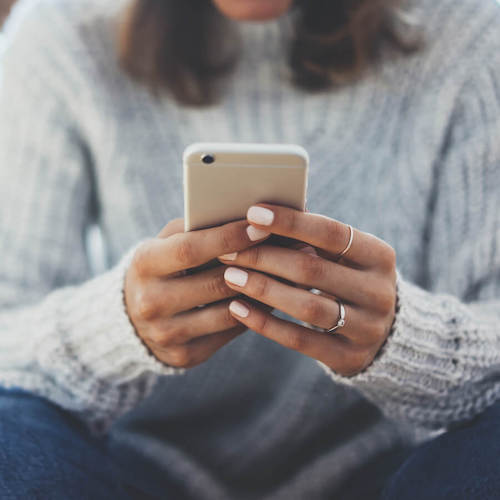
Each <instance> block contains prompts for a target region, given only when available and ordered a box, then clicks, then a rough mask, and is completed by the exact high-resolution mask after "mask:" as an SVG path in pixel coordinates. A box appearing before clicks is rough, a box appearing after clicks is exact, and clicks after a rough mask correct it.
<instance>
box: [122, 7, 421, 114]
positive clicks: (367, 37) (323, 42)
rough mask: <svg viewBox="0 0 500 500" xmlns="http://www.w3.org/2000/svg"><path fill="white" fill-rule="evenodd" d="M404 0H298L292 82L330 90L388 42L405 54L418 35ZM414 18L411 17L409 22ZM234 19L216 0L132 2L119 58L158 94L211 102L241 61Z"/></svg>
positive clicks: (352, 75) (356, 72) (360, 70)
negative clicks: (410, 30)
mask: <svg viewBox="0 0 500 500" xmlns="http://www.w3.org/2000/svg"><path fill="white" fill-rule="evenodd" d="M400 4H401V0H399V1H398V0H295V2H294V4H293V6H292V9H294V11H295V12H294V14H295V17H294V19H295V25H294V33H293V37H292V38H291V40H290V48H289V54H288V59H289V61H288V62H289V65H290V68H291V70H292V75H293V81H294V83H295V84H296V85H297V86H298V87H301V88H303V89H306V90H309V91H317V90H325V89H328V88H331V87H334V86H337V85H342V84H346V83H349V82H351V81H353V80H354V79H356V78H358V77H359V76H360V75H361V74H362V73H363V70H364V69H365V68H366V67H367V66H368V65H369V63H370V62H371V61H373V60H375V59H376V56H377V54H378V52H379V51H378V49H379V47H380V44H381V42H382V41H384V40H385V41H389V43H391V44H393V45H394V46H396V47H397V48H398V49H400V50H401V51H402V52H410V51H414V50H415V49H417V48H418V47H419V46H420V42H421V40H420V38H418V37H417V38H415V37H414V36H412V37H408V36H406V35H407V33H408V30H406V29H401V26H402V24H401V23H403V25H404V24H405V23H407V22H408V20H409V19H408V18H406V17H405V13H404V11H403V10H402V7H401V5H400ZM412 22H413V21H411V19H410V24H411V23H412ZM238 48H239V46H238V40H237V30H236V29H235V22H234V21H230V20H229V19H226V18H225V17H224V16H223V15H222V14H221V13H220V12H219V11H218V9H217V8H216V7H215V6H214V5H213V3H212V1H211V0H134V1H133V2H132V3H131V4H130V6H129V8H128V9H127V10H126V11H125V13H124V17H123V19H122V20H121V22H120V28H119V32H118V58H119V62H120V65H121V66H122V68H123V69H124V70H125V71H126V73H128V74H129V75H130V76H131V77H132V78H134V79H136V80H139V81H142V82H144V83H145V84H146V85H147V86H148V87H150V89H151V90H153V92H154V93H155V94H158V93H161V91H163V90H167V91H169V92H170V93H171V94H172V95H173V96H174V98H175V99H177V101H179V102H180V103H183V104H187V105H207V104H211V103H213V102H215V101H216V100H217V97H218V95H219V93H220V89H219V83H220V82H221V80H222V77H224V76H225V75H228V74H229V73H230V72H231V70H232V69H233V68H234V66H235V64H236V63H237V60H238V52H239V50H238Z"/></svg>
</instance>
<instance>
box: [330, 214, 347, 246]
mask: <svg viewBox="0 0 500 500" xmlns="http://www.w3.org/2000/svg"><path fill="white" fill-rule="evenodd" d="M325 228H326V231H325V239H326V245H327V247H328V248H330V249H332V250H333V249H335V251H337V250H338V252H339V253H340V252H341V251H342V250H343V249H344V248H345V244H346V243H347V241H344V240H346V238H347V236H346V235H348V228H347V226H346V225H345V224H342V223H341V222H337V221H334V220H331V219H329V220H327V221H326V227H325ZM341 247H342V248H341Z"/></svg>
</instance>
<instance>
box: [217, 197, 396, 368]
mask: <svg viewBox="0 0 500 500" xmlns="http://www.w3.org/2000/svg"><path fill="white" fill-rule="evenodd" d="M257 207H258V208H255V207H251V208H250V209H249V210H248V213H247V219H248V222H249V223H250V224H251V226H254V227H255V228H256V229H259V230H261V231H269V232H271V233H273V234H276V235H280V236H284V237H288V238H292V239H295V240H299V241H301V242H304V243H306V244H308V245H310V246H312V247H313V248H314V250H315V251H316V253H317V255H313V254H311V253H307V252H304V251H300V250H296V249H291V248H285V247H279V246H276V245H269V244H267V245H266V242H265V241H264V242H263V243H261V244H260V245H258V246H254V247H252V248H249V249H247V250H244V251H242V252H239V253H238V254H231V255H228V256H221V257H219V259H220V261H221V262H223V263H224V264H228V265H230V266H231V267H229V268H228V269H226V272H225V274H224V277H225V279H226V283H227V285H228V286H229V287H231V288H233V289H234V290H237V291H239V292H241V293H242V294H244V295H246V296H248V297H251V298H253V299H256V300H257V301H259V302H262V303H264V304H267V305H269V306H271V307H273V308H276V309H279V310H281V311H283V312H285V313H287V314H289V315H290V316H292V317H294V318H296V319H297V320H300V321H303V322H306V323H309V324H310V325H314V326H315V327H319V328H320V329H329V328H331V327H332V326H334V325H336V324H337V320H338V318H339V304H338V303H337V302H336V300H335V298H338V299H339V300H340V301H341V302H342V303H343V304H344V307H345V313H346V315H345V325H344V326H342V327H340V328H338V329H337V330H336V331H335V332H332V333H326V332H322V331H318V330H314V329H312V328H307V327H306V326H302V325H299V324H296V323H294V322H290V321H286V320H283V319H281V318H277V317H276V316H273V315H272V314H271V313H270V312H267V311H264V310H263V309H261V308H259V307H258V306H257V305H255V304H254V303H249V302H248V301H241V300H238V301H233V302H231V305H230V310H231V313H232V314H233V316H234V317H235V318H236V319H238V320H239V321H240V322H242V323H244V324H245V325H246V326H247V327H248V328H250V329H252V330H254V331H255V332H257V333H259V334H261V335H264V336H265V337H268V338H270V339H272V340H274V341H276V342H278V343H280V344H282V345H283V346H285V347H288V348H289V349H294V350H297V351H299V352H302V353H303V354H306V355H307V356H310V357H312V358H314V359H317V360H319V361H321V362H323V363H324V364H325V365H327V366H329V367H330V368H331V369H332V370H334V371H335V372H337V373H339V374H341V375H344V376H352V375H355V374H356V373H359V372H360V371H362V370H363V369H364V368H366V367H367V366H368V365H369V364H370V363H371V362H372V361H373V359H374V358H375V356H376V354H377V352H378V351H379V349H380V348H381V346H382V345H383V343H384V342H385V340H386V338H387V336H388V334H389V332H390V329H391V327H392V324H393V322H394V317H395V306H396V254H395V251H394V249H393V248H392V247H391V246H390V245H388V244H387V243H385V242H384V241H382V240H380V239H379V238H377V237H375V236H374V235H372V234H369V233H364V232H362V231H358V230H356V229H353V231H354V238H353V242H352V246H351V248H350V249H349V251H348V252H347V253H346V254H345V256H343V257H342V258H341V259H340V260H338V261H337V259H338V256H339V254H340V253H341V252H342V251H343V250H344V249H345V248H346V246H347V244H348V241H349V236H350V231H349V227H348V226H347V225H346V224H343V223H341V222H338V221H336V220H333V219H330V218H328V217H325V216H322V215H318V214H312V213H308V212H301V211H298V210H294V209H291V208H287V207H283V206H277V205H269V204H259V205H258V206H257ZM232 266H235V267H232ZM236 266H237V267H236ZM272 275H274V276H276V277H279V278H281V279H283V280H286V281H283V280H278V279H275V278H273V276H272ZM287 282H290V283H291V284H287ZM295 284H298V285H302V286H304V287H306V288H308V289H312V288H315V289H318V290H320V291H321V292H322V293H321V294H318V295H316V294H314V293H312V292H310V291H309V290H308V289H304V288H301V287H297V286H295Z"/></svg>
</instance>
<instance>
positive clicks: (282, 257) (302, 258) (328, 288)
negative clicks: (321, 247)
mask: <svg viewBox="0 0 500 500" xmlns="http://www.w3.org/2000/svg"><path fill="white" fill-rule="evenodd" d="M219 260H221V261H222V262H224V263H225V264H231V265H235V266H239V267H244V268H249V269H255V270H257V271H261V272H264V273H268V274H272V275H274V276H277V277H280V278H284V279H286V280H288V281H290V282H294V283H298V284H300V285H305V286H307V287H308V288H317V289H319V290H322V291H324V292H327V293H329V294H331V295H334V296H336V297H338V298H340V299H341V300H342V301H343V302H347V303H350V304H355V305H357V306H360V307H366V308H369V309H374V310H380V311H381V312H382V311H385V310H386V309H387V308H389V309H390V308H391V305H392V303H393V302H394V297H395V290H394V287H392V286H390V283H389V282H388V281H386V280H385V279H383V278H382V277H381V276H380V275H379V274H378V273H374V272H372V271H366V270H365V271H361V270H359V269H353V268H350V267H346V266H343V265H341V264H337V263H335V262H331V261H329V260H326V259H323V258H321V257H316V256H314V255H311V254H308V253H306V252H301V251H298V250H291V249H289V248H280V247H274V246H271V245H266V244H262V245H258V246H256V247H253V248H250V249H247V250H244V251H242V252H238V253H237V254H236V255H235V256H234V259H233V260H231V261H225V260H223V259H219Z"/></svg>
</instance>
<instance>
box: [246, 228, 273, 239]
mask: <svg viewBox="0 0 500 500" xmlns="http://www.w3.org/2000/svg"><path fill="white" fill-rule="evenodd" d="M247 234H248V237H249V238H250V240H251V241H257V240H261V239H262V238H265V237H266V236H269V235H270V234H271V233H269V232H268V231H264V230H262V229H257V228H256V227H253V226H248V227H247Z"/></svg>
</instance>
